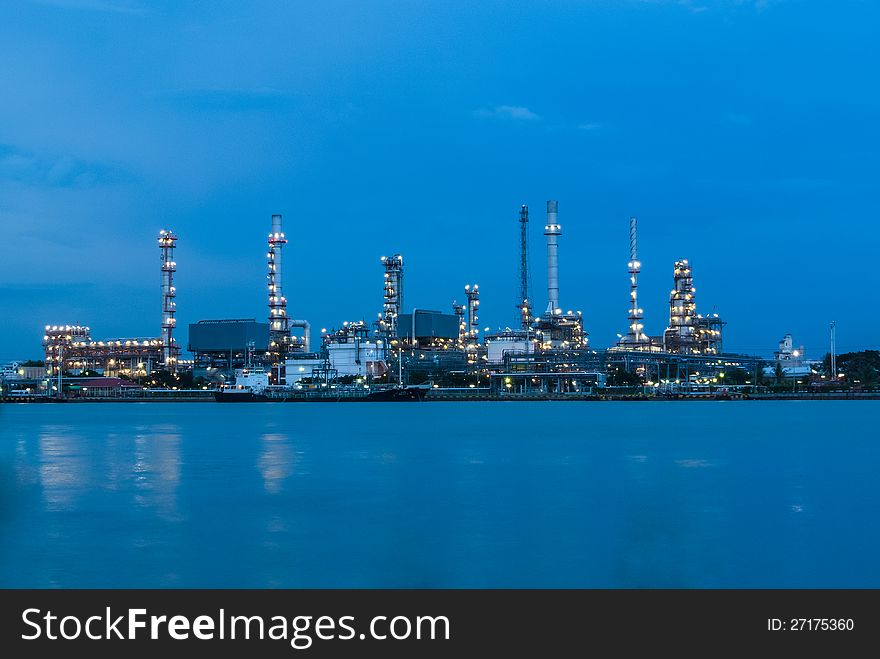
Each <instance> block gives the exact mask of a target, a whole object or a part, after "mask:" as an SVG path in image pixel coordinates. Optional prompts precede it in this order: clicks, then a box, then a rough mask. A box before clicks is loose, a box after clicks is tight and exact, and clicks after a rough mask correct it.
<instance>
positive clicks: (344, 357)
mask: <svg viewBox="0 0 880 659" xmlns="http://www.w3.org/2000/svg"><path fill="white" fill-rule="evenodd" d="M512 215H513V217H512V218H511V220H512V221H511V225H510V226H511V231H513V230H514V228H515V227H516V228H518V233H519V254H518V257H519V258H518V270H519V272H518V273H517V277H516V281H517V287H516V291H515V295H514V301H515V304H514V305H513V306H514V307H515V309H516V318H517V323H516V324H515V325H514V326H513V327H504V328H503V329H499V330H497V331H494V332H490V331H488V328H485V329H484V330H482V331H481V329H480V294H481V291H480V287H479V285H478V284H476V283H469V284H466V285H463V287H462V289H461V294H462V296H461V297H460V298H456V299H454V300H452V301H451V306H450V309H449V312H448V313H446V312H444V311H442V310H431V309H424V308H420V307H416V306H410V307H407V306H405V304H406V302H408V300H406V298H405V297H404V290H405V282H406V275H405V273H406V270H405V268H404V257H403V255H401V254H392V255H390V256H381V257H380V258H379V266H380V267H379V268H377V269H376V271H375V276H376V309H377V314H376V316H375V319H374V320H373V321H367V320H366V319H352V320H344V321H342V322H341V323H340V324H339V326H338V327H334V328H330V329H323V330H321V331H320V336H317V337H313V333H312V328H311V324H310V323H309V321H307V320H303V319H296V318H291V317H290V315H289V312H288V300H287V298H286V297H285V294H284V259H283V255H284V249H285V246H286V245H287V242H288V240H287V238H286V237H285V234H284V228H283V224H282V216H281V215H278V214H275V215H272V216H271V218H270V222H269V223H268V226H269V228H270V230H269V233H268V238H267V253H266V289H265V290H266V317H265V319H257V318H216V319H204V320H200V321H198V322H194V323H192V324H190V325H189V327H188V335H187V338H186V345H185V348H184V347H183V345H182V344H181V342H180V338H179V332H178V330H177V325H176V313H177V308H176V297H177V294H176V289H175V285H174V277H175V273H176V272H177V263H176V261H175V258H174V252H175V249H176V247H177V243H178V236H177V234H175V233H174V232H172V231H168V230H162V231H160V232H159V234H158V239H157V246H158V249H159V256H160V268H159V271H160V276H161V287H160V293H161V300H160V303H161V306H160V309H161V314H160V317H159V319H158V321H159V322H157V325H156V329H157V330H158V332H157V334H156V335H155V336H148V337H114V338H102V337H96V336H95V335H94V334H93V330H92V329H91V328H90V327H87V326H83V325H79V324H51V325H46V326H45V329H44V334H43V353H44V362H43V364H41V365H40V366H41V368H42V370H41V371H39V372H37V371H35V369H34V368H33V367H31V370H30V371H29V373H30V375H31V376H32V377H31V380H29V382H31V387H30V388H28V390H27V391H28V392H29V393H30V394H33V395H34V396H39V395H42V396H45V397H48V398H63V397H65V395H66V396H74V395H75V396H79V397H88V396H89V393H88V392H89V391H91V392H93V393H92V394H91V395H93V396H94V395H97V394H96V393H95V392H100V394H101V396H102V397H107V396H116V397H128V398H141V399H143V398H148V397H160V398H161V397H163V396H165V397H167V396H168V395H169V393H168V392H184V391H186V392H189V393H190V394H192V395H200V396H204V397H208V396H209V395H212V394H215V393H216V394H217V396H216V397H217V398H218V400H219V399H224V400H311V399H315V400H328V399H336V400H343V399H344V400H378V399H389V400H390V399H395V398H394V396H398V397H400V398H401V399H407V400H409V399H418V400H423V399H436V400H452V399H465V400H467V399H487V398H488V399H517V398H519V399H531V398H535V399H542V398H594V397H607V396H613V395H615V394H619V395H633V394H638V395H642V396H644V395H654V396H656V395H693V394H699V393H705V392H717V391H718V390H719V389H721V390H722V392H723V393H725V394H727V393H728V388H729V389H730V391H731V392H736V391H737V387H740V386H741V385H743V384H751V385H755V386H756V385H758V384H760V382H761V380H762V378H764V377H766V376H767V375H768V368H770V367H768V365H767V364H765V363H762V360H761V359H759V358H756V357H750V356H746V355H737V354H730V353H725V352H724V350H723V345H724V344H723V331H724V326H725V324H726V323H725V321H724V320H722V318H720V317H719V316H718V314H716V313H711V314H708V313H707V314H702V313H698V307H697V295H696V293H697V289H696V287H695V285H694V279H695V276H694V271H693V268H692V266H691V263H690V261H689V260H688V259H678V260H676V261H674V263H673V266H672V287H671V290H670V294H669V316H668V319H667V321H666V327H665V329H664V330H663V331H662V332H660V333H657V334H655V335H649V334H648V333H646V332H645V325H644V321H645V318H644V312H643V309H642V308H641V307H640V306H639V290H638V280H639V275H640V273H641V271H642V263H641V262H640V261H639V256H638V222H637V219H636V218H635V217H631V218H630V219H629V254H628V256H629V259H628V261H627V267H626V271H627V273H628V275H629V305H628V309H627V317H626V323H627V325H626V333H625V334H619V335H618V336H619V340H618V341H617V342H616V343H615V344H614V345H612V346H608V347H601V346H595V345H592V344H591V342H590V341H589V333H588V331H587V327H586V325H587V322H586V319H585V318H584V315H583V313H582V312H581V311H579V310H572V309H571V308H568V309H566V307H565V306H564V305H563V295H562V291H564V290H565V289H564V288H563V287H561V285H560V276H559V263H560V258H561V254H560V243H561V242H562V236H563V231H562V224H561V223H560V219H559V205H558V203H557V201H555V200H550V201H548V202H547V204H546V222H545V224H544V231H543V235H544V238H545V244H546V250H547V270H546V305H545V304H544V300H541V299H539V298H538V299H536V296H535V291H533V290H531V273H530V271H529V234H530V227H529V208H528V206H526V205H522V206H521V207H520V209H519V213H518V217H517V216H516V214H512ZM514 221H515V222H516V223H515V224H514ZM622 260H623V259H621V261H622ZM407 267H409V264H408V265H407ZM622 273H623V268H621V274H622ZM380 277H381V280H380ZM459 299H460V300H461V302H459V301H458V300H459ZM540 309H543V311H540V312H539V311H537V310H540ZM622 320H623V318H621V321H622ZM777 361H784V362H785V365H786V368H788V369H789V372H790V373H795V374H802V373H803V372H804V371H803V369H804V368H806V369H807V371H809V365H808V363H807V362H805V361H804V359H803V352H802V351H801V352H798V351H797V350H794V349H793V348H792V346H791V337H790V336H787V337H786V339H784V341H783V343H781V344H780V350H779V351H778V353H777ZM732 371H733V372H736V373H737V374H738V378H737V381H736V382H734V381H733V378H730V379H728V381H727V382H725V380H724V377H725V374H727V373H731V372H732ZM10 372H11V373H13V374H14V373H17V370H13V371H10ZM22 372H23V371H22ZM743 374H745V375H743ZM725 385H727V386H725ZM401 392H407V394H406V395H405V396H401ZM392 394H393V395H392Z"/></svg>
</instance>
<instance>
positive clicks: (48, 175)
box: [0, 144, 131, 188]
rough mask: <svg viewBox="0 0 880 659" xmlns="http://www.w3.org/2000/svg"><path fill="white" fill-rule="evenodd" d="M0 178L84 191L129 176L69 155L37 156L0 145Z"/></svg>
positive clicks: (116, 181) (100, 164) (110, 167)
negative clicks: (83, 189)
mask: <svg viewBox="0 0 880 659" xmlns="http://www.w3.org/2000/svg"><path fill="white" fill-rule="evenodd" d="M0 177H2V178H3V179H4V180H6V181H17V182H20V183H24V184H27V185H33V186H47V187H55V188H87V187H94V186H99V185H111V184H114V183H120V182H123V181H126V180H129V179H130V178H131V175H130V174H129V173H128V172H126V171H125V170H123V169H122V168H120V167H119V166H116V165H111V164H106V163H97V162H87V161H85V160H80V159H78V158H74V157H72V156H69V155H63V156H52V155H47V154H44V155H38V154H34V153H29V152H26V151H22V150H19V149H17V148H15V147H13V146H11V145H8V144H0Z"/></svg>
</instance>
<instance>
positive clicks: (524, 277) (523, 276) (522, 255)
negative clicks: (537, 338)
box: [516, 204, 532, 330]
mask: <svg viewBox="0 0 880 659" xmlns="http://www.w3.org/2000/svg"><path fill="white" fill-rule="evenodd" d="M516 308H517V309H519V313H520V324H521V326H522V329H524V330H528V329H529V328H530V327H531V326H532V303H531V302H530V301H529V207H528V206H526V205H525V204H523V205H522V207H521V208H520V210H519V304H517V306H516Z"/></svg>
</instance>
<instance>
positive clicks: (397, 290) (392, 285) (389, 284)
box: [379, 254, 403, 344]
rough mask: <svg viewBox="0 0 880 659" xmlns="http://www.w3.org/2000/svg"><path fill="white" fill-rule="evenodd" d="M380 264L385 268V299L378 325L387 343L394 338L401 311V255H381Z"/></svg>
mask: <svg viewBox="0 0 880 659" xmlns="http://www.w3.org/2000/svg"><path fill="white" fill-rule="evenodd" d="M382 266H383V267H384V268H385V273H384V284H383V285H384V299H385V301H384V305H383V309H382V317H381V319H380V321H379V325H380V328H381V330H382V331H381V333H382V334H384V336H385V339H386V344H388V343H391V342H392V341H395V340H396V337H397V320H398V317H399V316H400V313H401V311H403V257H402V256H401V255H400V254H395V255H394V256H383V257H382Z"/></svg>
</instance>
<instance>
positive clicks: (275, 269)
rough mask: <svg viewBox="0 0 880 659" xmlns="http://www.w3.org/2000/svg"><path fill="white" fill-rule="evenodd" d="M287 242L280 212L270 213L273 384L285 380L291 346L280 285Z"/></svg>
mask: <svg viewBox="0 0 880 659" xmlns="http://www.w3.org/2000/svg"><path fill="white" fill-rule="evenodd" d="M286 244H287V238H285V237H284V230H283V229H282V226H281V215H273V216H272V231H271V232H270V233H269V252H268V253H267V254H266V258H267V259H268V270H269V272H268V275H267V279H268V281H269V359H270V361H271V363H272V378H273V381H274V383H275V384H283V383H284V373H283V370H284V361H285V359H286V358H287V353H288V351H289V349H290V321H289V319H288V317H287V298H285V297H284V291H283V288H282V263H283V261H282V258H281V255H282V250H283V249H284V245H286Z"/></svg>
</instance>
